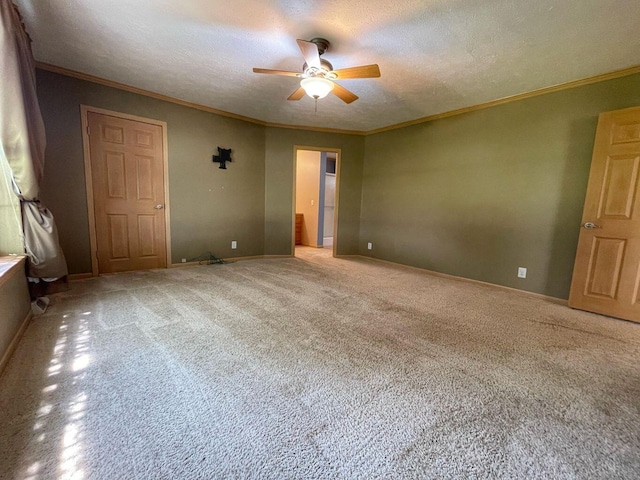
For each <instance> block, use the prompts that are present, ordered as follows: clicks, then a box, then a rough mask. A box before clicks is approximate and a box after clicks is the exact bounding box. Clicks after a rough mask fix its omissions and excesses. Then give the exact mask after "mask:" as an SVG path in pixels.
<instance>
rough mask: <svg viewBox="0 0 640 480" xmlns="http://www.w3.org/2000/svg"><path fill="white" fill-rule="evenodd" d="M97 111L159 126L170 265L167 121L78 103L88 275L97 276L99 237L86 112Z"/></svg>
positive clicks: (167, 263) (167, 252) (167, 254)
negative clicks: (87, 222) (87, 238)
mask: <svg viewBox="0 0 640 480" xmlns="http://www.w3.org/2000/svg"><path fill="white" fill-rule="evenodd" d="M89 113H97V114H99V115H108V116H110V117H116V118H122V119H124V120H132V121H134V122H141V123H148V124H150V125H157V126H159V127H161V128H162V164H163V165H162V169H163V177H164V220H165V222H164V223H165V248H166V267H165V268H169V267H170V266H171V222H170V216H171V212H170V210H171V209H170V208H169V147H168V145H169V144H168V142H167V122H163V121H161V120H155V119H152V118H146V117H139V116H137V115H130V114H128V113H121V112H115V111H113V110H106V109H104V108H98V107H92V106H90V105H80V117H81V122H82V150H83V156H84V179H85V187H86V194H87V216H88V219H89V244H90V248H91V276H92V277H97V276H98V275H99V274H100V272H99V269H98V240H97V234H96V214H95V210H94V203H93V202H94V198H93V176H92V173H91V147H90V144H89V134H88V133H89V121H88V114H89Z"/></svg>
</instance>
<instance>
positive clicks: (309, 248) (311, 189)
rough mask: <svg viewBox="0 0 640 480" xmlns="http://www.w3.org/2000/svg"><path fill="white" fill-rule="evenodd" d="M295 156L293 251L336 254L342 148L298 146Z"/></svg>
mask: <svg viewBox="0 0 640 480" xmlns="http://www.w3.org/2000/svg"><path fill="white" fill-rule="evenodd" d="M294 156H295V162H294V168H295V172H294V201H293V211H294V212H293V222H294V239H293V247H294V248H293V252H292V253H293V255H300V254H301V253H302V252H307V253H310V252H312V253H313V254H314V256H319V255H322V254H324V255H326V256H335V250H336V246H337V244H338V228H337V226H338V184H339V170H340V168H339V163H340V162H339V159H340V151H339V150H337V149H329V148H327V149H324V148H316V147H296V148H295V150H294Z"/></svg>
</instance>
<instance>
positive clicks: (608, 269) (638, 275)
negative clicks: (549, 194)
mask: <svg viewBox="0 0 640 480" xmlns="http://www.w3.org/2000/svg"><path fill="white" fill-rule="evenodd" d="M638 183H640V107H637V108H628V109H625V110H618V111H614V112H605V113H602V114H601V115H600V119H599V121H598V129H597V131H596V139H595V145H594V149H593V159H592V162H591V171H590V174H589V183H588V185H587V196H586V199H585V204H584V211H583V215H582V225H581V228H580V237H579V240H578V251H577V253H576V261H575V266H574V271H573V280H572V282H571V292H570V295H569V306H570V307H572V308H578V309H581V310H587V311H590V312H596V313H602V314H604V315H610V316H613V317H619V318H624V319H627V320H632V321H635V322H640V195H638Z"/></svg>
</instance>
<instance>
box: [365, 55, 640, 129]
mask: <svg viewBox="0 0 640 480" xmlns="http://www.w3.org/2000/svg"><path fill="white" fill-rule="evenodd" d="M635 73H640V65H636V66H635V67H630V68H624V69H622V70H616V71H614V72H609V73H603V74H601V75H595V76H593V77H587V78H583V79H580V80H573V81H571V82H565V83H559V84H557V85H552V86H551V87H544V88H539V89H537V90H532V91H530V92H525V93H518V94H516V95H510V96H508V97H503V98H499V99H497V100H491V101H490V102H485V103H479V104H477V105H472V106H470V107H463V108H458V109H456V110H449V111H448V112H442V113H436V114H434V115H428V116H426V117H421V118H416V119H415V120H409V121H408V122H402V123H397V124H395V125H389V126H388V127H381V128H376V129H375V130H368V131H367V132H365V134H366V135H374V134H376V133H382V132H388V131H389V130H396V129H398V128H404V127H409V126H412V125H417V124H419V123H425V122H432V121H433V120H440V119H442V118H447V117H453V116H456V115H462V114H464V113H470V112H475V111H478V110H484V109H485V108H491V107H496V106H498V105H504V104H505V103H511V102H517V101H519V100H525V99H527V98H532V97H537V96H539V95H545V94H547V93H553V92H560V91H562V90H569V89H571V88H576V87H582V86H584V85H591V84H592V83H599V82H604V81H607V80H613V79H616V78H620V77H626V76H628V75H633V74H635Z"/></svg>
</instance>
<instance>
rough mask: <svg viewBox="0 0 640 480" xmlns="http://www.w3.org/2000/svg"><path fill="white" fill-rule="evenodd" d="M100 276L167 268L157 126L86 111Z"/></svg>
mask: <svg viewBox="0 0 640 480" xmlns="http://www.w3.org/2000/svg"><path fill="white" fill-rule="evenodd" d="M87 123H88V136H89V154H90V161H91V183H92V187H93V204H94V214H95V230H96V245H97V258H98V269H99V273H111V272H122V271H128V270H144V269H149V268H162V267H166V263H167V262H166V238H165V214H164V207H165V205H164V203H165V191H164V161H163V151H164V150H163V138H162V134H163V132H162V127H160V126H159V125H152V124H148V123H144V122H137V121H133V120H127V119H123V118H119V117H114V116H110V115H103V114H98V113H95V112H87Z"/></svg>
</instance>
